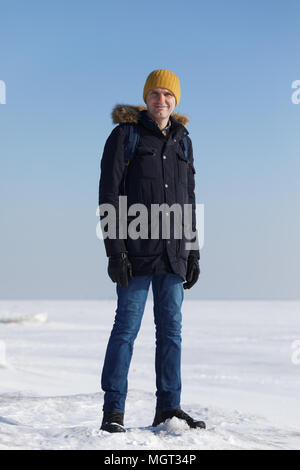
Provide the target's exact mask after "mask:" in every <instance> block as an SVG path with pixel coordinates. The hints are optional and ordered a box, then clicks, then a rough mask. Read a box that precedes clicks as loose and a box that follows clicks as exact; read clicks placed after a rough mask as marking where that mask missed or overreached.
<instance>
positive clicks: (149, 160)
mask: <svg viewBox="0 0 300 470" xmlns="http://www.w3.org/2000/svg"><path fill="white" fill-rule="evenodd" d="M136 165H137V167H138V174H139V176H140V177H141V178H156V177H157V172H158V158H157V150H156V149H155V148H153V147H149V146H146V145H143V146H140V147H138V148H137V151H136Z"/></svg>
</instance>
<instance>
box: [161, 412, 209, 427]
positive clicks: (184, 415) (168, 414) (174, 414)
mask: <svg viewBox="0 0 300 470" xmlns="http://www.w3.org/2000/svg"><path fill="white" fill-rule="evenodd" d="M174 417H176V418H179V419H183V420H184V421H185V422H186V423H187V424H188V425H189V427H190V428H201V429H205V428H206V425H205V423H204V421H195V420H194V419H193V418H191V417H190V416H189V415H188V414H187V413H185V412H184V411H183V410H181V409H179V410H168V411H162V410H156V413H155V417H154V421H153V424H152V426H158V425H159V424H161V423H163V422H164V421H166V420H167V419H171V418H174Z"/></svg>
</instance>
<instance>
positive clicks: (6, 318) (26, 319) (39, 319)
mask: <svg viewBox="0 0 300 470" xmlns="http://www.w3.org/2000/svg"><path fill="white" fill-rule="evenodd" d="M47 320H48V314H47V313H45V312H42V313H36V314H34V315H30V314H29V315H22V314H19V313H10V312H7V313H0V323H46V321H47Z"/></svg>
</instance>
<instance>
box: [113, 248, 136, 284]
mask: <svg viewBox="0 0 300 470" xmlns="http://www.w3.org/2000/svg"><path fill="white" fill-rule="evenodd" d="M107 272H108V275H109V277H110V278H111V280H112V281H113V282H116V283H117V284H118V285H119V286H121V287H128V280H129V279H133V275H132V266H131V263H130V261H129V259H128V256H127V252H124V253H119V254H117V255H113V256H110V257H109V261H108V268H107Z"/></svg>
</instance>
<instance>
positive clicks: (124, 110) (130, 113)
mask: <svg viewBox="0 0 300 470" xmlns="http://www.w3.org/2000/svg"><path fill="white" fill-rule="evenodd" d="M146 109H147V107H146V106H142V105H137V106H132V105H129V104H117V105H116V106H115V107H114V109H113V111H112V113H111V116H112V120H113V123H114V124H121V123H125V122H128V123H135V124H136V123H137V122H138V120H139V113H140V111H144V110H146ZM171 116H172V117H173V118H174V119H175V120H176V121H177V122H179V124H182V125H183V126H185V125H186V124H187V123H188V122H189V117H188V116H186V115H184V114H179V113H174V112H173V113H172V114H171Z"/></svg>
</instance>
